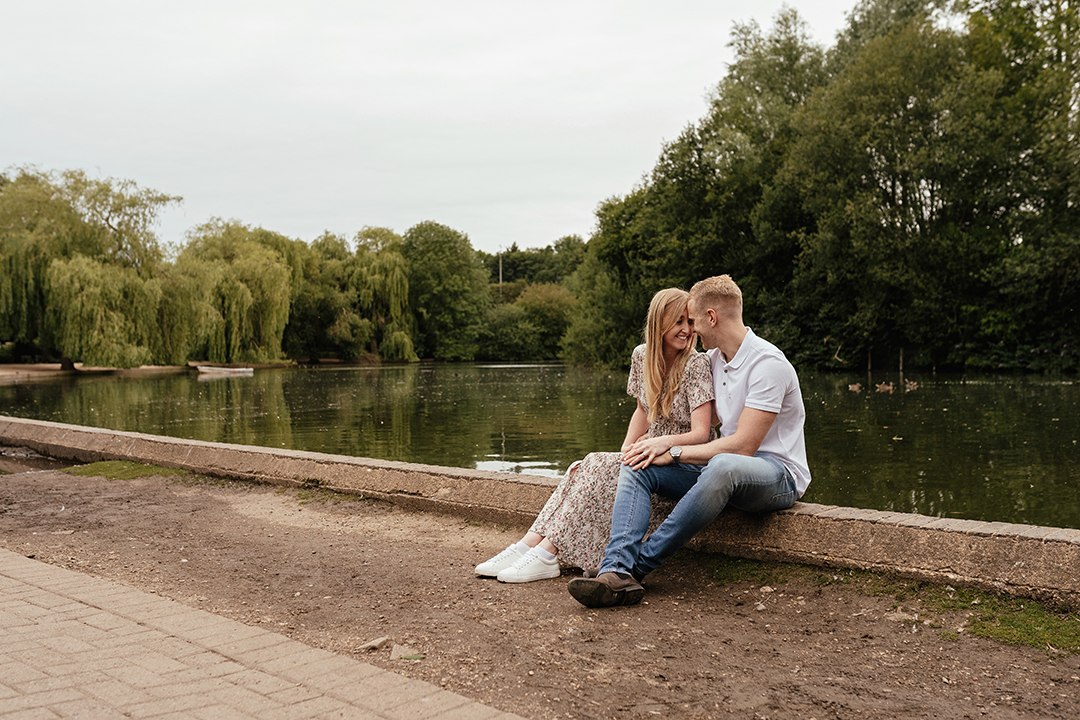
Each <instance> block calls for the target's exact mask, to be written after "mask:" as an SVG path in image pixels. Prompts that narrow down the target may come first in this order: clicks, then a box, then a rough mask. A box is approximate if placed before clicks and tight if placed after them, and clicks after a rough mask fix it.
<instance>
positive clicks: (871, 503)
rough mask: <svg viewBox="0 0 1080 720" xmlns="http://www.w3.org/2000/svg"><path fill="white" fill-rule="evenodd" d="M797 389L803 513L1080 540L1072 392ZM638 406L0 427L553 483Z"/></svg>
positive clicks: (562, 397) (1011, 382) (399, 390)
mask: <svg viewBox="0 0 1080 720" xmlns="http://www.w3.org/2000/svg"><path fill="white" fill-rule="evenodd" d="M800 380H801V383H802V388H803V397H804V400H805V403H806V410H807V425H806V438H807V454H808V456H809V460H810V469H811V472H812V473H813V482H812V484H811V485H810V489H809V491H808V492H807V494H806V496H805V497H804V498H803V499H804V500H806V501H807V502H815V503H824V504H829V505H848V506H853V507H863V508H874V509H879V510H894V511H901V512H915V513H920V514H924V515H932V516H941V517H958V518H969V519H978V520H999V521H1004V522H1016V523H1030V524H1035V525H1050V526H1056V527H1071V528H1080V503H1078V502H1077V489H1078V485H1080V470H1078V463H1077V459H1078V453H1080V448H1078V446H1077V440H1078V439H1080V430H1078V423H1077V419H1078V418H1080V413H1078V410H1080V383H1078V382H1076V381H1073V380H1071V379H1065V380H1061V379H1047V378H1038V377H1011V376H1005V377H996V376H979V377H971V376H968V377H964V378H961V377H945V376H934V375H929V374H927V375H910V376H908V377H905V378H900V377H898V376H896V375H895V374H894V375H891V376H890V375H875V376H874V377H873V378H872V379H870V378H867V377H866V376H865V375H861V376H860V375H850V376H849V375H834V374H820V375H815V374H810V373H805V372H804V373H802V374H801V377H800ZM912 382H914V383H915V386H914V387H911V388H910V389H908V388H909V385H908V383H912ZM879 383H886V384H887V383H891V384H892V387H893V392H891V393H889V392H880V391H878V390H877V387H876V386H877V385H878V384H879ZM856 385H857V387H856V389H852V387H853V386H856ZM633 402H634V401H633V400H632V399H631V398H629V397H628V396H627V395H626V378H625V375H623V374H622V373H618V372H599V371H592V370H587V369H578V368H568V367H564V366H561V365H483V364H460V365H459V364H454V365H449V364H435V365H430V364H421V365H409V366H399V365H395V366H386V367H381V368H357V367H341V366H339V367H326V368H316V369H280V370H257V371H256V372H255V373H254V375H253V376H252V377H234V378H218V379H212V380H206V379H203V378H200V377H199V376H198V375H196V374H195V373H192V374H187V375H160V376H150V377H130V378H121V377H100V376H98V377H85V378H77V379H75V378H65V379H62V380H56V381H49V382H34V383H28V384H19V385H6V386H0V414H5V415H11V416H16V417H24V418H33V419H39V420H51V421H54V422H63V423H72V424H76V425H89V426H93V427H102V428H109V429H114V430H127V431H134V432H143V433H151V434H157V435H169V436H173V437H182V438H192V439H197V440H207V441H216V442H229V443H239V444H245V445H263V446H267V447H285V448H291V449H296V450H311V451H318V452H328V453H335V454H340V455H353V456H359V457H372V458H382V459H387V460H402V461H407V462H419V463H428V464H433V465H444V466H450V467H463V468H480V469H484V470H496V471H505V472H525V473H534V474H539V475H546V476H550V477H557V476H559V475H561V473H562V472H563V471H564V470H565V469H566V467H567V466H568V465H569V464H570V463H571V462H573V461H574V460H576V459H578V458H580V457H582V456H583V455H585V454H586V453H588V452H591V451H593V450H617V449H618V447H619V445H620V443H621V442H622V439H623V437H624V435H625V433H626V424H627V421H628V420H629V418H630V414H631V413H632V411H633V408H634V405H633Z"/></svg>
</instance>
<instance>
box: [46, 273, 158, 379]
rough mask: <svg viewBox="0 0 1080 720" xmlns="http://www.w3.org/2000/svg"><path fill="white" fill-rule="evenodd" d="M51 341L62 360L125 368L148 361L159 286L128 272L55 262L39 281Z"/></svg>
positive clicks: (155, 318) (154, 280) (154, 328)
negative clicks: (42, 289)
mask: <svg viewBox="0 0 1080 720" xmlns="http://www.w3.org/2000/svg"><path fill="white" fill-rule="evenodd" d="M45 287H46V295H47V297H48V298H49V305H48V308H47V311H46V315H47V318H48V324H49V326H50V328H51V337H52V340H53V343H54V345H55V347H56V348H58V349H59V350H60V351H61V352H62V353H63V355H64V357H67V358H71V359H73V360H81V361H82V362H83V363H84V364H86V365H93V366H99V367H119V368H128V367H135V366H138V365H145V364H148V363H150V362H151V360H152V358H153V356H152V353H151V348H152V346H153V345H154V341H153V337H154V334H155V332H156V327H157V309H158V304H159V302H160V301H161V286H160V284H159V283H158V281H157V280H156V279H145V280H144V279H143V278H141V277H139V274H138V272H137V271H136V270H135V269H134V268H130V267H123V266H119V265H115V264H108V263H104V262H101V261H99V260H94V259H91V258H88V257H86V256H85V255H76V256H75V257H73V258H71V259H64V258H56V259H54V260H53V261H52V262H51V263H50V264H49V270H48V272H47V273H46V278H45Z"/></svg>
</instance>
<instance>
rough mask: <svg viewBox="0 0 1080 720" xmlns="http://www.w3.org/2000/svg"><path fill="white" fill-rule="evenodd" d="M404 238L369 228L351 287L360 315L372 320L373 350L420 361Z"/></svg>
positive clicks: (361, 239)
mask: <svg viewBox="0 0 1080 720" xmlns="http://www.w3.org/2000/svg"><path fill="white" fill-rule="evenodd" d="M402 243H403V240H402V238H401V236H400V235H398V234H397V233H394V232H393V231H391V230H388V229H386V228H372V227H366V228H364V229H363V230H361V231H360V232H358V233H357V234H356V245H357V247H356V257H355V263H354V265H353V271H352V273H351V276H350V281H349V285H350V287H352V288H353V289H354V290H355V292H356V304H357V308H358V312H359V313H360V314H361V315H362V316H364V317H365V318H368V319H370V320H371V323H372V326H373V336H372V339H371V343H372V345H371V347H372V351H373V352H375V353H376V354H377V355H378V356H379V357H380V358H381V359H383V360H406V361H409V362H414V361H416V360H417V359H418V358H417V356H416V350H415V348H414V347H413V340H412V335H411V334H410V332H409V312H408V311H409V267H408V263H407V262H406V261H405V256H404V255H403V254H402V249H403V248H402Z"/></svg>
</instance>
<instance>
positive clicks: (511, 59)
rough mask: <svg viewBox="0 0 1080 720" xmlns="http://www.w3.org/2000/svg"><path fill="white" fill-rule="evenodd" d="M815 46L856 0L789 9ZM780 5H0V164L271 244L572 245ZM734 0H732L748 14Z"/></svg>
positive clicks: (169, 233)
mask: <svg viewBox="0 0 1080 720" xmlns="http://www.w3.org/2000/svg"><path fill="white" fill-rule="evenodd" d="M787 4H788V5H790V6H792V7H794V8H796V9H797V10H798V11H799V13H800V15H801V16H802V17H803V19H804V20H805V21H806V22H807V23H808V25H809V28H810V32H811V35H812V37H813V38H814V39H816V40H817V41H818V42H820V43H822V44H824V45H830V44H832V42H833V39H834V36H835V34H836V32H837V30H839V29H840V27H841V26H842V25H843V23H844V21H845V16H846V14H847V12H848V11H849V10H850V9H851V8H852V7H853V6H854V5H855V0H791V1H790V2H788V3H787ZM783 5H784V3H783V2H781V0H758V2H756V3H753V4H744V3H739V2H733V1H729V2H717V1H715V0H713V1H711V2H710V1H700V2H699V1H696V0H695V1H681V0H665V1H664V2H625V1H624V2H615V1H607V0H605V1H603V2H591V1H589V0H576V1H575V2H563V1H562V0H557V1H551V0H549V1H548V2H543V3H524V2H510V1H508V0H502V1H500V2H494V1H492V2H479V1H476V0H442V1H435V0H393V1H391V2H386V1H383V2H367V1H365V0H352V1H348V2H337V1H335V2H306V3H302V4H301V3H299V2H296V3H293V2H276V1H268V0H259V1H256V2H229V1H228V0H215V1H214V2H202V1H201V0H200V1H196V2H193V1H191V0H187V1H186V2H182V3H164V2H150V1H148V0H139V1H138V2H116V1H104V0H95V1H94V2H85V1H84V0H67V1H57V2H52V1H50V0H35V1H34V2H26V1H25V0H0V47H2V48H3V56H4V59H5V63H4V64H5V68H4V71H3V73H2V78H0V170H8V171H10V170H12V169H13V168H16V167H20V166H24V165H33V166H35V167H37V168H38V169H39V170H44V171H51V170H65V169H82V170H85V171H86V172H87V173H88V174H89V175H90V176H92V177H99V178H110V177H111V178H122V179H130V180H134V181H135V182H136V183H138V184H139V185H140V186H143V187H149V188H152V189H154V190H158V191H161V192H165V193H169V194H172V195H180V196H182V197H183V198H184V201H183V203H182V204H181V205H179V206H176V207H175V208H174V209H170V210H169V211H167V212H166V213H165V214H164V215H163V217H162V222H161V224H160V225H159V227H158V231H159V233H158V234H159V236H160V237H161V238H162V240H164V241H166V242H168V243H180V242H182V241H183V238H184V233H185V232H186V231H187V230H189V229H190V228H192V227H194V226H196V225H198V224H200V223H203V222H205V221H206V220H208V219H210V218H212V217H222V218H225V219H236V220H239V221H241V222H243V223H246V224H249V225H256V226H262V227H265V228H267V229H269V230H274V231H276V232H280V233H282V234H285V235H288V236H290V237H293V238H299V239H302V240H308V241H310V240H312V239H314V238H315V237H317V236H318V235H320V234H321V233H322V232H323V231H324V230H329V231H331V232H335V233H340V234H344V235H346V236H349V237H351V236H352V235H353V234H354V233H355V232H356V231H357V230H359V229H360V228H362V227H364V226H365V225H374V226H383V227H389V228H391V229H393V230H395V231H397V232H399V233H403V232H405V231H406V230H407V229H408V228H409V227H411V226H412V225H415V224H416V223H418V222H421V221H424V220H434V221H436V222H440V223H442V224H444V225H449V226H450V227H453V228H454V229H456V230H459V231H461V232H464V233H466V234H467V235H468V236H469V238H470V240H471V241H472V244H473V247H475V248H477V249H480V250H484V251H487V252H492V253H494V252H497V251H498V250H499V249H500V247H503V248H505V247H508V246H509V245H510V244H511V243H514V242H516V243H518V245H519V246H520V247H523V248H524V247H541V246H545V245H548V244H550V243H552V242H554V241H555V240H557V239H558V238H560V237H562V236H564V235H570V234H578V235H581V236H583V237H585V238H586V239H587V238H588V237H589V235H590V233H591V232H592V230H593V227H594V222H595V217H594V211H595V209H596V206H597V204H598V203H599V202H601V201H602V200H604V199H605V198H608V197H612V196H615V195H624V194H626V193H627V192H628V191H629V190H631V189H632V188H633V186H634V185H635V183H637V182H638V181H640V179H641V178H642V176H643V175H645V174H646V173H648V172H649V171H650V170H651V169H652V167H653V165H654V163H655V161H656V159H657V157H658V156H659V153H660V149H661V146H662V144H663V143H664V142H665V141H670V140H673V139H675V138H676V137H678V135H679V133H680V132H681V131H682V129H683V128H684V127H685V126H686V125H687V124H689V123H691V122H694V121H695V120H697V119H698V118H700V117H701V116H702V115H703V114H704V112H705V109H706V102H705V96H706V94H707V93H708V91H709V90H710V89H711V88H712V87H713V86H715V84H716V83H717V82H718V81H719V80H720V79H721V78H722V77H723V76H724V73H725V70H726V64H727V63H728V62H730V61H731V60H732V59H733V57H732V54H731V50H730V48H728V47H727V43H728V40H729V38H730V34H731V29H732V26H733V24H734V23H735V22H748V21H751V20H756V21H757V22H758V23H759V24H760V25H761V26H762V28H763V29H766V30H767V29H768V28H770V27H771V26H772V22H773V18H774V17H775V15H776V13H777V11H778V10H779V9H780V8H781V7H782V6H783ZM748 7H750V8H752V9H746V8H748Z"/></svg>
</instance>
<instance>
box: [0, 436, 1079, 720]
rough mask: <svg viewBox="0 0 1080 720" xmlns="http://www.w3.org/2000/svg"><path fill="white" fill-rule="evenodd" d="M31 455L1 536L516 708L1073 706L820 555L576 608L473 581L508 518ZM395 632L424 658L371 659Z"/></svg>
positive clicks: (627, 711)
mask: <svg viewBox="0 0 1080 720" xmlns="http://www.w3.org/2000/svg"><path fill="white" fill-rule="evenodd" d="M49 467H51V466H50V465H49V464H48V463H40V462H39V463H37V464H35V463H34V461H32V459H28V458H25V457H23V458H19V457H13V456H12V455H11V453H8V454H7V455H5V456H3V457H0V472H6V473H10V474H6V475H0V545H2V546H3V547H6V548H8V549H9V550H12V551H14V552H18V553H21V554H23V555H26V556H29V557H33V558H36V559H38V560H41V561H44V562H48V563H52V564H54V565H59V566H63V567H66V568H70V569H72V570H76V571H79V572H84V573H88V574H91V575H95V576H99V577H104V578H109V579H111V580H115V581H118V582H121V583H124V584H126V585H130V586H132V587H136V588H139V589H142V590H145V591H148V592H154V593H158V594H159V595H163V596H166V597H169V598H172V599H174V600H177V601H179V602H182V603H185V604H187V605H190V606H192V607H197V608H201V609H204V610H208V611H210V612H213V613H216V614H218V615H222V616H225V617H229V618H232V619H235V620H238V621H240V622H244V623H248V624H251V625H260V626H263V627H269V628H272V629H274V630H276V631H278V632H281V633H283V634H285V635H288V636H290V637H292V638H294V639H296V640H300V641H302V642H305V643H308V644H310V645H313V646H316V647H321V648H325V649H327V650H331V651H334V652H337V653H341V654H344V655H349V656H353V657H356V658H358V659H361V660H363V661H365V662H368V663H372V664H374V665H377V666H379V667H382V668H386V669H389V670H393V671H395V672H399V673H402V674H405V675H408V676H409V677H413V678H419V679H422V680H426V681H428V682H431V683H434V684H436V685H441V686H442V687H444V688H446V689H448V690H452V691H454V692H457V693H460V694H462V695H464V696H466V697H469V698H472V699H475V700H478V701H480V702H483V703H486V704H489V705H491V706H494V707H497V708H500V709H502V710H506V711H510V712H514V713H518V714H520V715H522V716H524V717H527V718H563V717H572V718H646V717H655V716H660V717H675V718H713V717H716V718H727V717H734V718H804V719H805V718H818V719H819V720H824V719H825V718H924V717H929V718H959V717H965V718H967V717H972V718H981V717H986V718H1069V719H1070V720H1072V719H1075V718H1077V717H1080V692H1078V691H1080V658H1078V657H1076V656H1053V655H1052V654H1049V653H1048V652H1045V651H1039V650H1032V649H1026V648H1016V647H1010V646H1007V645H1002V644H998V643H996V642H993V641H990V640H985V639H980V638H976V637H973V636H970V635H968V634H965V633H964V632H962V631H961V632H959V633H957V631H958V630H960V628H962V627H963V624H964V620H965V618H964V615H963V614H956V615H954V616H942V615H941V614H932V613H931V614H928V613H927V611H926V610H925V609H924V608H922V607H920V605H919V603H918V601H916V600H912V601H905V602H904V603H902V604H901V605H900V606H899V607H898V606H897V601H896V599H895V597H891V596H880V595H879V596H874V595H868V594H865V593H862V592H859V591H858V590H857V589H856V588H854V587H852V586H850V585H845V584H842V583H830V582H821V580H822V578H823V577H824V578H825V579H826V580H827V579H828V574H829V573H831V572H834V571H829V570H825V569H820V570H814V571H807V570H805V569H797V571H795V570H793V571H792V572H782V568H781V572H780V573H779V574H778V575H777V576H775V577H773V578H766V580H767V582H768V584H767V585H766V584H764V581H763V580H762V579H761V578H760V577H758V578H756V579H755V578H753V577H751V578H747V579H742V580H737V581H727V582H720V581H718V580H717V579H716V578H717V576H716V575H715V574H714V571H715V568H716V566H717V563H718V562H723V561H722V560H718V558H716V557H713V556H708V555H700V554H692V553H684V554H680V555H678V556H676V557H675V558H673V559H672V560H671V561H670V562H669V563H668V564H667V565H666V566H665V567H664V568H662V569H661V570H660V571H658V572H657V573H654V574H653V575H652V576H650V577H649V578H648V579H647V580H646V582H645V585H646V590H647V592H646V596H645V601H644V602H643V603H642V604H641V605H638V606H634V607H628V608H614V609H605V610H589V609H587V608H584V607H582V606H581V605H579V604H578V603H577V602H575V601H574V600H573V598H571V597H570V595H569V594H568V593H567V592H566V583H567V581H568V580H569V579H570V578H572V577H574V576H575V575H576V574H577V573H576V571H566V572H564V574H563V577H562V578H559V579H556V580H547V581H541V582H535V583H529V584H525V585H505V584H500V583H499V582H497V581H495V580H490V579H477V578H475V577H474V575H473V566H474V565H475V564H476V563H478V562H481V561H483V560H485V559H487V558H488V557H489V556H490V555H492V554H493V553H495V552H496V551H498V550H501V549H502V548H503V547H505V546H506V545H507V544H509V543H510V542H511V541H513V540H515V539H517V537H518V536H519V535H520V533H521V532H522V531H523V530H524V528H505V527H494V526H486V525H476V524H473V523H469V522H466V521H464V520H461V519H459V518H453V517H446V516H441V515H432V514H422V513H416V512H408V511H404V510H401V509H399V508H396V507H394V506H392V505H388V504H385V503H377V502H372V501H366V500H362V499H347V500H344V501H342V500H340V498H337V497H336V496H330V495H329V494H326V493H319V492H318V491H315V492H311V491H303V490H295V489H288V490H283V489H281V488H275V487H269V486H260V485H252V484H246V483H240V482H221V481H212V480H208V479H198V478H195V479H192V478H188V479H177V478H167V477H146V478H138V479H134V480H111V481H110V480H106V479H104V478H100V477H89V478H83V477H76V476H72V475H69V474H67V473H62V472H57V471H55V470H52V469H48V468H49ZM837 572H838V571H837ZM835 577H836V576H834V579H835ZM815 578H816V580H815ZM380 638H387V639H388V642H387V643H386V644H385V645H384V646H382V647H381V648H379V649H374V650H365V649H364V645H365V644H367V643H369V642H371V641H374V640H377V639H380ZM394 645H404V646H407V647H408V648H411V651H407V652H409V654H411V655H422V656H423V658H422V659H392V657H391V655H392V648H393V646H394Z"/></svg>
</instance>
